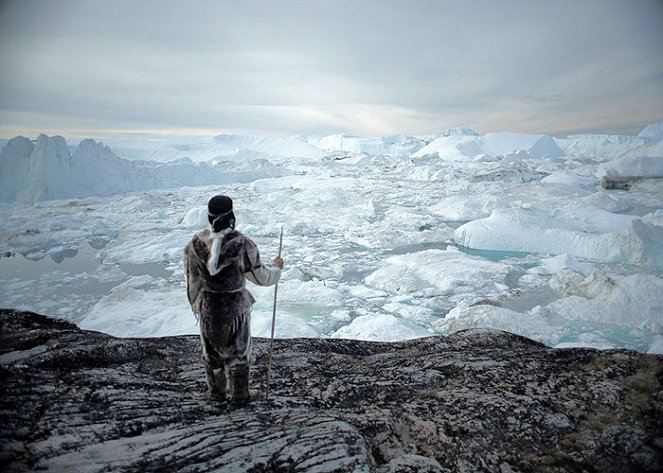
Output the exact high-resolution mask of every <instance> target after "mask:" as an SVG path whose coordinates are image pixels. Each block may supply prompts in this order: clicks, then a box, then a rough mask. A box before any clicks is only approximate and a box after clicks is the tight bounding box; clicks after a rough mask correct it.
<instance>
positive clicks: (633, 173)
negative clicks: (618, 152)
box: [597, 156, 663, 178]
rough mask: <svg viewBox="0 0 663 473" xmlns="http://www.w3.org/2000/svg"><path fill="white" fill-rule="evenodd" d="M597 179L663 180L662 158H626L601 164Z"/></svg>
mask: <svg viewBox="0 0 663 473" xmlns="http://www.w3.org/2000/svg"><path fill="white" fill-rule="evenodd" d="M597 174H598V176H599V177H604V176H608V177H648V178H652V177H659V178H663V157H652V156H627V157H625V158H621V159H615V160H614V161H610V162H608V163H605V164H602V165H601V166H600V167H599V170H598V172H597Z"/></svg>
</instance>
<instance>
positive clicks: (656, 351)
mask: <svg viewBox="0 0 663 473" xmlns="http://www.w3.org/2000/svg"><path fill="white" fill-rule="evenodd" d="M647 353H650V354H652V355H663V337H661V336H658V337H656V338H654V341H653V342H652V343H651V345H650V346H649V350H647Z"/></svg>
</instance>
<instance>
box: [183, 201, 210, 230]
mask: <svg viewBox="0 0 663 473" xmlns="http://www.w3.org/2000/svg"><path fill="white" fill-rule="evenodd" d="M208 224H209V220H208V218H207V206H206V205H200V206H198V207H194V208H192V209H189V210H188V211H187V213H186V215H184V218H183V219H182V225H184V226H185V227H196V228H202V227H205V226H207V225H208Z"/></svg>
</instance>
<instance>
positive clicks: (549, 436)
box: [0, 310, 663, 473]
mask: <svg viewBox="0 0 663 473" xmlns="http://www.w3.org/2000/svg"><path fill="white" fill-rule="evenodd" d="M0 323H1V330H2V331H1V334H0V363H1V366H0V379H1V387H0V390H1V392H0V396H1V397H0V403H1V407H0V423H1V424H0V442H1V447H0V464H1V465H2V470H3V471H35V470H50V471H90V472H91V471H136V472H138V471H141V472H144V471H190V472H194V471H205V472H207V471H229V472H235V471H239V472H268V471H269V472H300V471H301V472H304V471H314V472H326V471H342V472H350V471H353V472H354V471H365V472H409V471H421V472H474V471H477V472H478V471H494V472H501V473H506V472H562V471H573V472H582V471H586V472H595V471H596V472H598V471H600V472H620V473H621V472H628V471H634V472H635V471H638V472H642V471H661V468H662V467H663V387H662V372H663V357H661V356H653V355H645V354H641V353H636V352H632V351H625V350H610V351H599V350H591V349H564V350H555V349H550V348H548V347H545V346H543V345H541V344H539V343H536V342H534V341H532V340H529V339H526V338H523V337H520V336H516V335H513V334H510V333H506V332H498V331H491V330H471V331H463V332H457V333H455V334H453V335H451V336H449V337H432V338H425V339H418V340H411V341H407V342H400V343H373V342H359V341H351V340H323V339H293V340H277V341H275V342H274V358H273V372H272V383H271V394H270V399H266V397H265V393H266V389H265V386H264V384H265V380H266V364H267V363H266V359H267V350H268V346H269V342H268V341H265V340H261V339H257V340H256V343H255V352H256V362H255V363H254V366H253V368H252V384H253V386H254V387H257V386H262V389H261V392H262V397H261V399H260V400H258V401H256V402H254V403H253V404H250V405H248V406H246V407H243V408H233V407H230V406H228V405H225V404H217V403H214V402H211V401H209V400H207V398H206V394H205V391H206V386H205V380H204V375H203V370H202V365H201V362H200V347H199V340H198V338H197V337H195V336H181V337H169V338H146V339H121V338H114V337H111V336H108V335H105V334H102V333H97V332H87V331H81V330H80V329H78V328H77V327H76V326H75V325H72V324H70V323H68V322H65V321H62V320H58V319H52V318H48V317H44V316H41V315H37V314H33V313H29V312H19V311H12V310H2V311H0Z"/></svg>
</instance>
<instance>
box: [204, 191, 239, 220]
mask: <svg viewBox="0 0 663 473" xmlns="http://www.w3.org/2000/svg"><path fill="white" fill-rule="evenodd" d="M232 209H233V200H232V199H231V198H230V197H228V196H227V195H215V196H214V197H212V198H211V199H210V200H209V202H208V203H207V211H208V212H209V214H210V215H214V216H215V217H218V216H219V215H222V214H224V213H227V212H230V211H231V210H232Z"/></svg>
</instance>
